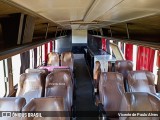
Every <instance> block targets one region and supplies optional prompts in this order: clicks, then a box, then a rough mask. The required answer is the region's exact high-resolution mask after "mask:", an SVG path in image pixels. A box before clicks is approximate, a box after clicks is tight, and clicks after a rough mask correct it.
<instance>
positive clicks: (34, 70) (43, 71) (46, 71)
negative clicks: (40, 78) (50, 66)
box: [25, 68, 48, 76]
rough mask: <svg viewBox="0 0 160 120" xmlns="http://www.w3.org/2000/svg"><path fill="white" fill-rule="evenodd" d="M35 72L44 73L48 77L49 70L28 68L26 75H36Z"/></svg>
mask: <svg viewBox="0 0 160 120" xmlns="http://www.w3.org/2000/svg"><path fill="white" fill-rule="evenodd" d="M34 72H39V73H42V74H44V75H45V76H47V75H48V70H47V69H30V68H28V69H26V70H25V73H34Z"/></svg>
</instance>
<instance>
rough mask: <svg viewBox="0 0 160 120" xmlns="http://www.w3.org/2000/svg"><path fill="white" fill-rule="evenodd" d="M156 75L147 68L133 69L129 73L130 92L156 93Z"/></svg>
mask: <svg viewBox="0 0 160 120" xmlns="http://www.w3.org/2000/svg"><path fill="white" fill-rule="evenodd" d="M154 81H155V76H154V74H153V73H152V72H149V71H146V70H138V71H131V72H129V74H128V84H129V92H148V93H153V94H156V89H155V84H154Z"/></svg>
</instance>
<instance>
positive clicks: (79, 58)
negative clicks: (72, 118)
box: [74, 54, 97, 120]
mask: <svg viewBox="0 0 160 120" xmlns="http://www.w3.org/2000/svg"><path fill="white" fill-rule="evenodd" d="M74 59H75V61H74V62H75V67H76V70H75V75H76V81H77V89H76V97H77V99H76V103H75V104H76V111H77V114H78V115H80V114H83V115H84V114H85V115H84V116H85V117H84V118H82V117H78V118H77V120H97V118H90V117H89V115H90V114H94V113H95V112H96V111H97V107H96V106H95V105H94V101H93V99H92V84H91V78H90V76H89V72H88V70H87V65H86V63H85V59H84V55H83V54H75V55H74ZM91 111H94V112H91ZM78 115H77V116H78Z"/></svg>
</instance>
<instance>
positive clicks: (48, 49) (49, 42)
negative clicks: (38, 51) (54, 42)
mask: <svg viewBox="0 0 160 120" xmlns="http://www.w3.org/2000/svg"><path fill="white" fill-rule="evenodd" d="M50 47H51V46H50V42H49V43H48V53H50V49H51V48H50Z"/></svg>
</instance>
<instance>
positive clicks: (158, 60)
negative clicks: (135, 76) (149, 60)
mask: <svg viewBox="0 0 160 120" xmlns="http://www.w3.org/2000/svg"><path fill="white" fill-rule="evenodd" d="M157 67H158V68H160V51H158V52H157Z"/></svg>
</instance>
